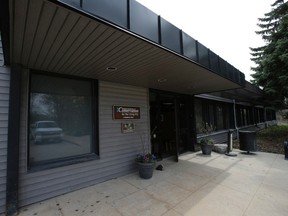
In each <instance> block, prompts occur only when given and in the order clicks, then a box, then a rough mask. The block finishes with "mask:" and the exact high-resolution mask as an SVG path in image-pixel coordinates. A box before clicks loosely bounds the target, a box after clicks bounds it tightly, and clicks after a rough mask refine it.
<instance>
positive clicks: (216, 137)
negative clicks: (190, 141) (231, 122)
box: [197, 131, 228, 144]
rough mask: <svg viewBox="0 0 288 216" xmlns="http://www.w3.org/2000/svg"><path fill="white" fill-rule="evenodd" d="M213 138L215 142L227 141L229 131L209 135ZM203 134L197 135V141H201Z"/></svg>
mask: <svg viewBox="0 0 288 216" xmlns="http://www.w3.org/2000/svg"><path fill="white" fill-rule="evenodd" d="M209 137H210V138H211V139H213V140H214V143H217V144H221V143H227V138H228V131H223V132H218V133H215V134H211V135H209ZM200 140H201V136H200V135H199V136H197V142H200Z"/></svg>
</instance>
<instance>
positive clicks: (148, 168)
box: [138, 162, 155, 179]
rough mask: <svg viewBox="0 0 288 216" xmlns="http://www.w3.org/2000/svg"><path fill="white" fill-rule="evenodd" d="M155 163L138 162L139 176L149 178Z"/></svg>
mask: <svg viewBox="0 0 288 216" xmlns="http://www.w3.org/2000/svg"><path fill="white" fill-rule="evenodd" d="M154 167H155V163H140V162H138V169H139V176H140V177H141V178H143V179H150V178H151V177H152V175H153V171H154Z"/></svg>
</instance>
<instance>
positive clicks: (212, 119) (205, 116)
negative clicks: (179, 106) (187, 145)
mask: <svg viewBox="0 0 288 216" xmlns="http://www.w3.org/2000/svg"><path fill="white" fill-rule="evenodd" d="M230 115H231V113H230V108H229V104H227V103H223V102H217V101H211V100H205V99H195V116H196V129H197V133H201V132H202V131H203V128H205V125H206V124H209V125H210V126H212V127H213V128H214V130H215V131H220V130H223V129H229V128H230Z"/></svg>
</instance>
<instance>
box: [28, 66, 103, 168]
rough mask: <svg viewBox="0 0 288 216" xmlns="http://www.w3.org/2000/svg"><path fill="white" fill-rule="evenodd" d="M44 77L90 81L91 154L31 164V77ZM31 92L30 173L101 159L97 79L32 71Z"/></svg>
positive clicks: (30, 75) (30, 74)
mask: <svg viewBox="0 0 288 216" xmlns="http://www.w3.org/2000/svg"><path fill="white" fill-rule="evenodd" d="M35 74H37V75H44V76H51V77H59V78H65V79H73V80H83V81H89V82H90V83H91V109H92V110H91V117H92V143H91V145H92V146H91V153H89V154H83V155H76V156H70V157H65V158H63V159H61V158H60V159H53V160H47V161H43V162H42V161H41V162H36V163H34V164H33V165H31V164H30V161H29V158H30V155H29V153H30V141H29V134H30V127H29V124H30V108H31V107H30V95H31V94H30V93H31V77H32V76H33V75H35ZM28 85H29V88H28V90H29V92H28V119H27V125H28V126H27V131H26V133H27V134H28V136H27V150H28V153H27V157H28V158H27V169H28V172H35V171H42V170H47V169H52V168H57V167H62V166H68V165H72V164H76V163H81V162H87V161H91V160H96V159H99V158H100V156H99V119H98V113H99V112H98V92H99V91H98V86H99V85H98V80H95V79H89V78H84V77H78V76H71V75H63V74H56V73H51V72H45V71H35V70H31V71H30V73H29V83H28Z"/></svg>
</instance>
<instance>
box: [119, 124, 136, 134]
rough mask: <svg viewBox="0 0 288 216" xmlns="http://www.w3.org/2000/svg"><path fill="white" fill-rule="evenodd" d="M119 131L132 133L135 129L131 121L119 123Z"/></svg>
mask: <svg viewBox="0 0 288 216" xmlns="http://www.w3.org/2000/svg"><path fill="white" fill-rule="evenodd" d="M121 131H122V133H133V132H134V131H135V124H134V123H133V122H130V123H121Z"/></svg>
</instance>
